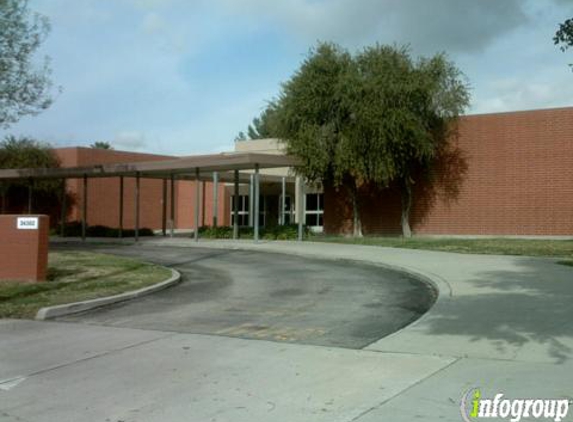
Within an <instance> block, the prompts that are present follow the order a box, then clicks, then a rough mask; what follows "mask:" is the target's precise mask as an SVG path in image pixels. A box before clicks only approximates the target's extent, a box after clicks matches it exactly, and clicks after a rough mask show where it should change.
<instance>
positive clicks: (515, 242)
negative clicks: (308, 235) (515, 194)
mask: <svg viewBox="0 0 573 422" xmlns="http://www.w3.org/2000/svg"><path fill="white" fill-rule="evenodd" d="M312 240H313V241H319V242H335V243H349V244H357V245H373V246H385V247H390V248H407V249H428V250H434V251H444V252H458V253H470V254H491V255H526V256H543V257H555V258H564V259H565V260H564V261H563V262H562V263H563V264H566V265H573V240H541V239H540V240H537V239H531V240H530V239H502V238H497V239H435V238H411V239H404V238H400V237H363V238H357V239H354V238H350V237H342V236H315V237H312Z"/></svg>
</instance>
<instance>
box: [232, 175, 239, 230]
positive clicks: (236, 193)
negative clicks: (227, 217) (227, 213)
mask: <svg viewBox="0 0 573 422" xmlns="http://www.w3.org/2000/svg"><path fill="white" fill-rule="evenodd" d="M238 238H239V170H235V190H234V192H233V239H234V240H237V239H238Z"/></svg>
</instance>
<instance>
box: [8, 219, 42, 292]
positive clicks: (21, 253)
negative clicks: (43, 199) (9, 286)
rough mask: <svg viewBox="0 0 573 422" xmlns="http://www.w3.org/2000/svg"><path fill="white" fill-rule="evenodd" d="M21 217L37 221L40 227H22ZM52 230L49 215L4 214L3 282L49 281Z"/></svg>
mask: <svg viewBox="0 0 573 422" xmlns="http://www.w3.org/2000/svg"><path fill="white" fill-rule="evenodd" d="M19 218H26V219H29V218H31V219H32V220H31V221H32V222H33V221H34V220H33V219H37V223H38V224H37V228H29V227H28V228H24V227H26V225H25V224H23V225H22V227H21V228H19V227H18V219H19ZM27 222H30V220H28V221H27ZM24 223H25V222H24ZM49 227H50V222H49V218H48V216H47V215H26V216H23V215H0V280H16V281H45V280H46V274H47V269H48V233H49Z"/></svg>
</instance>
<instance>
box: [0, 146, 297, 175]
mask: <svg viewBox="0 0 573 422" xmlns="http://www.w3.org/2000/svg"><path fill="white" fill-rule="evenodd" d="M299 164H300V161H299V160H298V159H297V158H296V157H293V156H288V155H277V154H261V153H254V152H226V153H221V154H211V155H194V156H189V157H181V158H174V159H166V160H158V161H140V162H135V163H133V162H132V163H113V164H101V165H93V166H86V167H60V168H26V169H3V170H0V180H15V179H75V178H82V177H89V178H94V177H118V176H136V175H137V174H139V176H140V177H142V178H156V179H168V178H170V177H171V176H172V175H173V176H174V177H175V178H176V179H178V180H181V179H183V180H195V179H196V178H197V177H196V174H197V172H199V179H209V180H210V179H212V173H213V172H218V173H220V175H219V180H221V181H232V180H233V177H234V175H233V173H232V172H234V171H235V170H239V171H240V170H253V169H254V168H256V167H258V168H260V169H264V168H284V167H296V166H297V165H299ZM245 177H247V178H248V177H250V176H249V175H248V174H242V175H241V179H242V180H245ZM264 178H265V180H270V179H275V178H276V179H277V180H279V179H281V177H280V176H268V175H264Z"/></svg>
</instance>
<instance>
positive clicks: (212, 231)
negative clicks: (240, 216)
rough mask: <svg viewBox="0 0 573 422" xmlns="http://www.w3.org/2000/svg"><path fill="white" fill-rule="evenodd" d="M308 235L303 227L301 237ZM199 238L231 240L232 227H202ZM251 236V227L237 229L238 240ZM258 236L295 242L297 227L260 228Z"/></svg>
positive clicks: (307, 231) (293, 225)
mask: <svg viewBox="0 0 573 422" xmlns="http://www.w3.org/2000/svg"><path fill="white" fill-rule="evenodd" d="M309 234H310V231H309V229H308V228H307V227H304V231H303V236H304V237H308V236H309ZM199 236H200V237H203V238H207V239H232V238H233V227H231V226H218V227H210V226H203V227H200V228H199ZM253 236H254V231H253V228H252V227H240V228H239V238H240V239H252V238H253ZM259 236H260V238H261V239H265V240H296V239H298V226H297V225H296V224H291V225H287V226H272V227H261V229H260V230H259Z"/></svg>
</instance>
